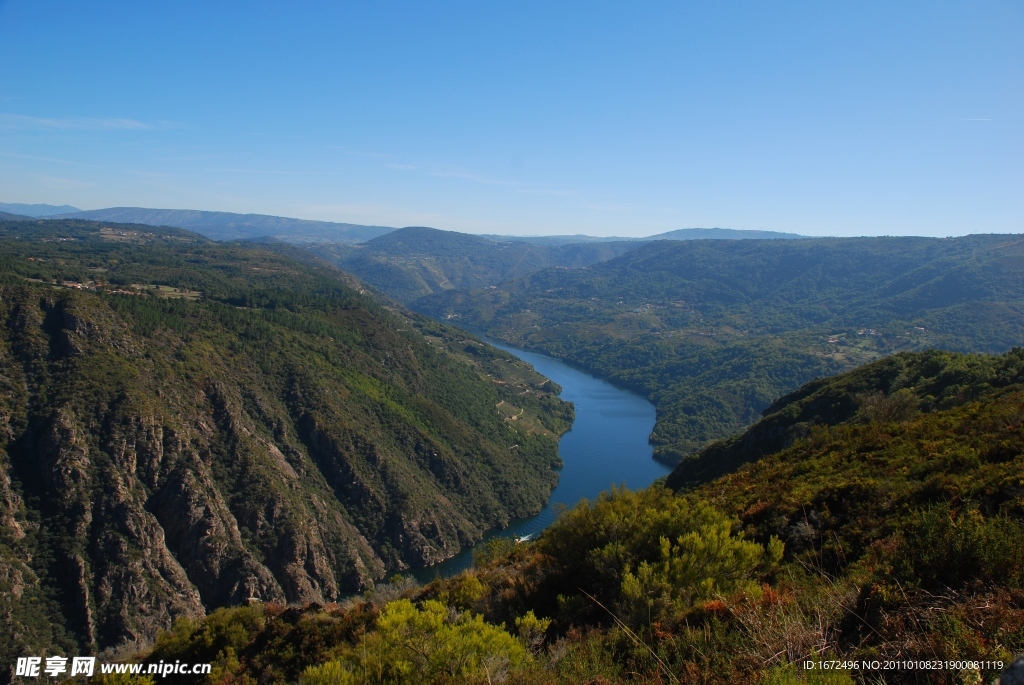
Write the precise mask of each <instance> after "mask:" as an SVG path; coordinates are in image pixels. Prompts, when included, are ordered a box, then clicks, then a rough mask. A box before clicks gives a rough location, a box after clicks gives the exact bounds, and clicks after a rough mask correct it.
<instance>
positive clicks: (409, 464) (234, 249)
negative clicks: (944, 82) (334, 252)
mask: <svg viewBox="0 0 1024 685" xmlns="http://www.w3.org/2000/svg"><path fill="white" fill-rule="evenodd" d="M347 279H348V277H345V276H343V275H341V274H339V272H337V271H336V269H334V268H333V267H331V266H329V265H326V264H324V263H320V264H319V265H317V264H316V263H315V261H314V262H313V263H312V264H305V263H301V262H298V261H295V260H292V259H289V258H287V257H285V256H282V255H280V254H277V253H274V252H268V251H263V250H260V249H255V248H251V247H243V246H239V245H231V244H228V245H224V244H216V243H213V242H211V241H209V240H207V239H205V238H202V237H200V236H198V235H196V234H193V233H188V232H186V231H180V230H175V229H153V228H150V227H148V226H139V225H119V224H103V223H93V222H85V221H71V220H65V221H38V222H36V221H33V222H0V315H2V316H3V320H4V321H5V324H6V325H5V327H4V329H3V334H2V337H0V387H2V388H3V392H2V394H0V431H2V440H0V634H3V635H5V636H8V639H4V640H0V662H2V663H4V664H10V663H13V656H14V655H16V654H22V653H29V654H39V653H43V650H44V648H50V647H52V648H54V649H56V650H57V651H58V652H60V651H61V650H63V652H64V653H67V654H71V653H74V654H77V653H87V652H89V651H92V650H97V649H104V648H111V647H116V646H118V645H120V644H122V643H124V642H126V641H127V642H139V643H142V642H145V641H146V640H148V639H151V638H152V637H153V636H154V635H155V634H156V633H157V631H158V630H160V629H164V628H168V627H169V626H170V625H171V622H172V621H173V620H174V619H175V618H178V617H192V618H198V617H200V616H202V615H203V614H204V613H205V612H206V611H208V610H212V609H214V608H216V607H219V606H224V605H231V604H239V603H242V604H244V603H246V602H249V601H254V600H260V601H276V602H326V601H334V600H337V599H338V598H341V597H343V596H344V595H345V594H346V593H350V592H353V591H357V590H361V589H365V588H368V587H371V586H372V585H373V583H374V581H376V580H378V579H380V578H381V577H382V576H383V575H384V574H385V573H387V572H388V571H394V570H401V569H405V568H408V567H410V566H422V565H425V564H431V563H433V562H436V561H439V560H441V559H444V558H447V557H450V556H452V555H454V554H455V553H457V552H458V551H459V550H460V549H462V548H463V547H464V546H466V545H470V544H472V543H474V542H476V541H478V540H479V539H480V538H481V536H482V534H483V532H484V531H485V530H486V529H488V528H491V527H494V526H503V525H505V524H507V523H508V522H509V520H511V519H513V518H516V517H521V516H526V515H529V514H532V513H535V512H537V511H539V510H540V508H541V506H542V504H543V503H544V502H545V501H546V499H547V497H548V494H549V492H550V489H551V488H552V486H553V485H554V484H555V482H556V480H557V472H556V471H555V468H556V467H557V466H558V465H559V459H558V456H557V436H558V435H559V434H561V433H562V432H563V431H565V430H566V429H567V428H568V426H569V425H570V422H571V420H572V408H571V406H570V405H567V404H566V403H564V402H562V401H560V400H558V399H557V397H556V395H555V392H556V391H557V388H556V387H554V386H553V385H552V384H550V383H549V382H548V381H547V380H546V379H544V378H543V377H541V376H539V375H538V374H536V373H535V372H534V371H533V370H532V368H530V367H529V366H528V365H526V364H525V363H522V362H520V361H518V360H515V359H511V358H509V356H508V355H507V354H506V353H504V352H501V351H500V350H497V349H494V348H492V347H489V346H487V345H484V344H482V343H479V342H478V341H475V340H473V339H472V338H469V337H468V336H467V335H466V334H465V333H463V332H462V331H459V330H457V329H453V328H450V327H447V326H444V325H441V324H438V323H435V322H433V321H431V320H429V319H426V318H425V317H421V316H418V315H408V314H404V313H401V312H398V311H393V310H391V309H388V308H385V307H382V306H381V305H380V304H378V303H377V302H376V301H375V300H373V299H370V298H368V297H364V296H361V295H359V294H358V293H357V292H356V291H355V290H353V289H351V288H350V287H349V286H348V285H346V282H347ZM502 403H504V404H505V405H510V404H511V405H515V406H516V407H518V408H520V409H522V410H523V411H522V412H521V416H518V415H517V419H516V420H511V419H509V418H508V416H507V413H505V414H503V413H501V412H499V411H498V410H497V409H496V408H495V407H496V406H497V405H499V404H502Z"/></svg>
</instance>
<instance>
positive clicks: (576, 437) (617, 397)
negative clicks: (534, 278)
mask: <svg viewBox="0 0 1024 685" xmlns="http://www.w3.org/2000/svg"><path fill="white" fill-rule="evenodd" d="M487 342H489V343H490V344H491V345H494V346H495V347H498V348H500V349H502V350H505V351H506V352H509V353H511V354H514V355H515V356H517V357H519V358H520V359H522V360H524V361H526V362H529V363H530V364H532V365H533V368H535V369H536V370H537V372H538V373H540V374H542V375H544V376H547V377H548V378H550V379H551V380H553V381H554V382H555V383H558V384H559V385H560V386H562V393H561V395H560V397H561V398H562V399H563V400H567V401H569V402H572V403H573V404H574V405H575V407H576V420H575V421H574V422H573V424H572V429H571V430H570V431H569V432H567V433H566V434H565V435H563V436H562V439H561V440H560V441H559V443H558V454H559V456H561V457H562V461H563V462H564V463H565V464H564V466H563V467H562V470H561V473H560V476H559V479H558V485H557V486H556V487H555V489H554V490H553V491H552V492H551V498H550V499H549V500H548V503H547V505H545V507H544V508H543V509H542V510H541V511H540V513H539V514H537V515H536V516H531V517H529V518H524V519H517V520H514V521H512V522H511V523H510V524H509V526H508V528H505V529H503V530H495V531H491V532H489V533H488V534H487V535H486V536H485V537H484V542H486V541H487V540H489V539H490V538H492V537H495V536H502V537H517V538H518V537H524V536H528V535H529V536H533V535H536V534H537V533H540V532H541V531H542V530H544V529H545V528H547V527H548V526H549V525H551V522H552V521H554V520H555V516H556V515H557V514H558V511H559V510H560V509H561V508H562V507H571V506H572V505H574V504H576V503H577V502H579V501H580V500H581V499H583V498H587V499H591V500H592V499H594V498H595V497H597V495H598V494H599V493H601V492H602V491H604V490H607V489H608V488H609V487H611V486H612V485H622V484H624V485H626V486H628V487H629V488H632V489H634V490H635V489H638V488H644V487H647V486H648V485H650V484H651V483H653V482H654V481H655V479H657V478H660V477H661V476H664V475H666V474H668V472H669V470H670V469H669V468H668V467H667V466H665V465H664V464H661V463H659V462H657V461H655V460H654V458H653V456H652V455H653V453H654V451H653V449H652V448H651V445H650V443H649V442H648V441H647V438H648V436H649V435H650V434H651V430H652V429H653V428H654V405H652V404H651V403H650V402H648V401H647V400H646V399H644V398H643V397H640V396H639V395H636V394H634V393H631V392H629V391H627V390H622V389H621V388H616V387H615V386H614V385H611V384H610V383H607V382H605V381H602V380H600V379H598V378H594V377H593V376H590V375H588V374H586V373H583V372H582V371H578V370H577V369H574V368H572V367H570V366H567V365H565V364H563V363H562V362H560V361H558V360H557V359H552V358H551V357H546V356H544V355H542V354H537V353H536V352H527V351H525V350H519V349H516V348H514V347H509V346H508V345H505V344H502V343H500V342H497V341H495V340H487ZM472 564H473V550H472V549H468V550H465V551H463V552H462V553H461V554H459V555H457V556H455V557H452V558H451V559H448V560H447V561H443V562H441V563H440V564H435V565H434V566H428V567H426V568H420V569H414V570H413V571H412V573H413V575H414V576H415V577H416V578H417V579H418V580H420V581H421V582H427V581H429V580H431V579H433V578H434V577H436V576H438V575H441V576H450V575H453V574H455V573H458V572H460V571H463V570H465V569H467V568H469V567H470V566H472Z"/></svg>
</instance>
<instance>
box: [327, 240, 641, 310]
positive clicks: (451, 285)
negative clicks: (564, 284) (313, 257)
mask: <svg viewBox="0 0 1024 685" xmlns="http://www.w3.org/2000/svg"><path fill="white" fill-rule="evenodd" d="M640 244H641V243H639V242H589V243H586V242H585V243H572V244H567V245H561V244H536V243H532V242H525V241H520V240H514V241H513V240H509V241H497V240H490V239H488V238H483V237H480V236H475V235H469V234H466V233H457V232H455V231H439V230H437V229H434V228H421V227H411V228H402V229H399V230H397V231H393V232H391V233H388V234H387V235H383V236H381V237H379V238H374V239H373V240H370V241H368V242H366V243H363V244H360V245H322V246H319V247H318V248H317V250H316V252H317V254H319V255H320V256H322V257H324V258H325V259H329V260H330V261H331V262H332V263H334V264H336V265H337V266H339V267H340V268H342V269H344V270H345V271H349V272H351V273H353V274H355V275H357V276H359V278H361V279H363V280H364V281H366V282H367V283H369V284H371V285H373V286H374V287H376V288H379V289H380V290H381V291H383V292H385V293H387V294H388V295H390V296H391V297H394V298H395V299H397V300H398V301H399V302H402V303H404V304H407V305H412V304H413V303H414V301H415V300H417V299H419V298H421V297H424V296H426V295H431V294H433V293H440V292H444V291H446V290H452V289H471V288H486V287H489V286H492V285H495V284H497V283H500V282H502V281H504V280H506V279H509V278H515V277H518V276H523V275H526V274H531V273H533V272H535V271H539V270H540V269H544V268H547V267H562V268H576V267H581V266H587V265H589V264H595V263H597V262H601V261H604V260H607V259H611V258H612V257H615V256H618V255H620V254H623V253H624V252H627V251H629V250H632V249H634V248H636V247H638V246H639V245H640Z"/></svg>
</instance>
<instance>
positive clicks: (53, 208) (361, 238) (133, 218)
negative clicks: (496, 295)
mask: <svg viewBox="0 0 1024 685" xmlns="http://www.w3.org/2000/svg"><path fill="white" fill-rule="evenodd" d="M0 212H2V213H8V214H15V215H19V217H35V218H41V217H46V218H61V219H89V220H92V221H116V222H118V223H125V224H145V225H147V226H171V227H173V228H184V229H188V230H190V231H194V232H196V233H199V234H201V235H204V236H206V237H207V238H211V239H213V240H222V241H223V240H262V241H266V240H267V239H276V240H280V241H281V242H286V243H292V244H298V245H302V244H309V243H362V242H365V241H367V240H373V239H374V238H377V237H379V236H382V235H385V234H387V233H391V232H392V231H395V230H398V229H396V228H394V227H391V226H364V225H362V224H342V223H335V222H333V221H313V220H309V219H292V218H289V217H283V216H271V215H269V214H235V213H233V212H207V211H202V210H198V209H149V208H145V207H108V208H106V209H90V210H82V209H78V208H77V207H72V206H71V205H44V204H32V205H30V204H18V203H4V202H0ZM4 218H12V217H4ZM13 218H18V217H13ZM479 237H481V238H486V239H488V240H491V241H494V242H504V243H509V242H519V243H531V244H536V245H548V246H555V245H571V244H576V243H610V242H623V241H629V242H643V241H648V240H699V239H711V240H741V239H746V238H751V239H760V240H772V239H775V240H782V239H790V240H792V239H798V238H806V237H807V236H802V235H798V234H796V233H780V232H777V231H747V230H735V229H731V228H681V229H678V230H675V231H668V232H667V233H659V234H657V235H652V236H648V237H646V238H623V237H617V236H611V237H599V236H591V235H583V234H577V235H547V236H508V235H481V236H479Z"/></svg>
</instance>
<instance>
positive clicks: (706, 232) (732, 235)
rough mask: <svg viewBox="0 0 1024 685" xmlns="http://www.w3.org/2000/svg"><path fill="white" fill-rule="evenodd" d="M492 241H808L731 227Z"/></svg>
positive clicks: (492, 237)
mask: <svg viewBox="0 0 1024 685" xmlns="http://www.w3.org/2000/svg"><path fill="white" fill-rule="evenodd" d="M481 237H482V238H488V239H489V240H494V241H496V242H518V243H535V244H537V245H570V244H573V243H612V242H623V241H627V242H646V241H649V240H744V239H752V240H797V239H801V238H808V237H809V236H806V235H799V234H797V233H780V232H779V231H747V230H737V229H733V228H680V229H677V230H675V231H668V232H667V233H658V234H657V235H652V236H647V237H646V238H625V237H620V236H607V237H598V236H593V235H583V234H580V233H577V234H576V235H483V236H481Z"/></svg>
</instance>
